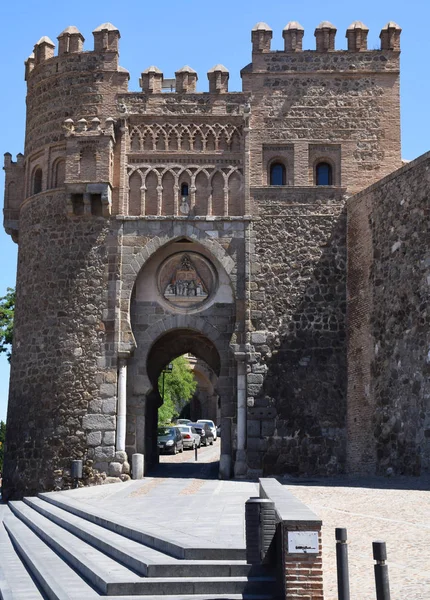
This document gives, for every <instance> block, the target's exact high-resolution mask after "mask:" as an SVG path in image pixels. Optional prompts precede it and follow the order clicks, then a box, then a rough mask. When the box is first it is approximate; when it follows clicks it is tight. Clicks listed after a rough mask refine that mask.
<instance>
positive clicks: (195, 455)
mask: <svg viewBox="0 0 430 600" xmlns="http://www.w3.org/2000/svg"><path fill="white" fill-rule="evenodd" d="M197 450H198V446H197V444H196V445H195V446H194V459H195V460H198V458H197Z"/></svg>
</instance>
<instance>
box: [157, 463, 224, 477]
mask: <svg viewBox="0 0 430 600" xmlns="http://www.w3.org/2000/svg"><path fill="white" fill-rule="evenodd" d="M218 471H219V460H216V461H213V462H182V463H160V464H159V465H157V466H156V467H154V468H153V469H152V470H151V471H149V473H148V475H149V476H150V477H173V478H178V479H218Z"/></svg>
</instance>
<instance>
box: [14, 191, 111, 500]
mask: <svg viewBox="0 0 430 600" xmlns="http://www.w3.org/2000/svg"><path fill="white" fill-rule="evenodd" d="M20 220H21V227H22V236H21V237H20V244H19V254H18V281H17V300H16V313H15V317H16V318H15V330H14V350H13V357H12V364H11V380H10V395H9V412H8V420H7V423H8V427H7V440H6V447H7V461H6V463H5V470H4V479H3V483H4V489H5V491H7V497H8V498H11V497H19V496H20V494H22V493H23V492H24V491H25V493H27V494H36V493H38V492H40V491H41V490H51V489H58V488H61V487H64V486H67V485H68V484H70V483H71V481H70V471H69V469H70V466H71V460H73V459H83V460H84V466H85V475H86V477H87V478H88V479H89V480H90V481H92V480H93V470H92V466H93V463H94V461H95V462H99V463H101V462H104V463H105V464H106V465H107V461H108V460H109V459H110V458H113V456H114V454H115V447H114V445H115V440H114V436H115V426H116V417H115V414H116V377H117V375H116V357H115V355H114V353H113V344H112V342H113V336H112V332H111V331H109V327H107V326H106V323H105V322H104V314H105V313H104V309H105V308H107V295H106V289H107V285H108V279H109V276H110V275H109V261H108V254H109V251H108V247H109V245H111V244H112V237H111V232H110V229H109V223H108V222H106V220H105V219H103V218H90V219H82V218H80V219H70V218H68V217H67V215H66V201H65V195H64V193H61V192H58V191H56V192H52V193H49V194H47V193H42V194H39V195H37V196H35V197H33V199H31V200H30V201H28V202H27V203H26V204H25V205H24V206H23V207H22V209H21V217H20ZM113 237H114V238H115V237H116V236H115V235H114V236H113ZM109 357H110V358H109ZM96 438H97V443H94V440H95V439H96ZM93 446H98V447H99V448H98V450H97V452H98V454H97V456H96V453H95V450H94V448H93ZM99 466H101V465H99ZM101 470H103V469H101ZM94 481H95V480H94Z"/></svg>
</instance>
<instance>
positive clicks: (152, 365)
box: [144, 329, 229, 468]
mask: <svg viewBox="0 0 430 600" xmlns="http://www.w3.org/2000/svg"><path fill="white" fill-rule="evenodd" d="M188 353H189V354H192V355H194V356H195V357H197V358H199V359H201V360H202V361H204V362H205V363H206V364H207V365H208V366H209V367H210V369H212V370H213V372H214V373H215V374H216V375H217V377H219V375H220V372H221V363H222V360H221V357H220V355H219V352H218V350H217V348H216V346H215V344H214V343H213V342H211V341H210V340H209V339H208V338H207V337H206V336H205V335H203V334H202V333H200V332H198V331H193V330H191V329H173V330H172V331H169V332H167V333H166V334H165V335H162V336H161V337H160V338H159V339H158V340H157V341H156V342H155V343H154V344H153V346H152V348H151V350H150V352H149V354H148V359H147V373H148V377H149V379H150V382H151V386H152V389H151V391H150V392H149V393H148V394H147V395H146V407H145V443H144V447H145V457H146V462H147V467H148V468H151V466H153V465H154V464H156V463H157V461H158V454H157V436H156V429H157V413H158V408H159V407H160V406H161V404H162V402H163V399H162V398H161V396H160V393H159V391H158V378H159V376H160V374H161V373H162V371H163V369H164V368H165V367H166V365H168V364H169V363H170V362H171V361H172V360H173V359H175V358H177V357H178V356H182V355H184V354H188ZM224 379H225V378H224ZM224 386H227V388H228V387H229V382H228V381H225V380H224ZM205 416H206V415H205Z"/></svg>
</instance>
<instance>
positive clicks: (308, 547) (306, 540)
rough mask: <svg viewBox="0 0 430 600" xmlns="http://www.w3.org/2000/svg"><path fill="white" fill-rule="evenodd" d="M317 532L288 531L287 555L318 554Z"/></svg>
mask: <svg viewBox="0 0 430 600" xmlns="http://www.w3.org/2000/svg"><path fill="white" fill-rule="evenodd" d="M318 551H319V547H318V531H289V532H288V554H318Z"/></svg>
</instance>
